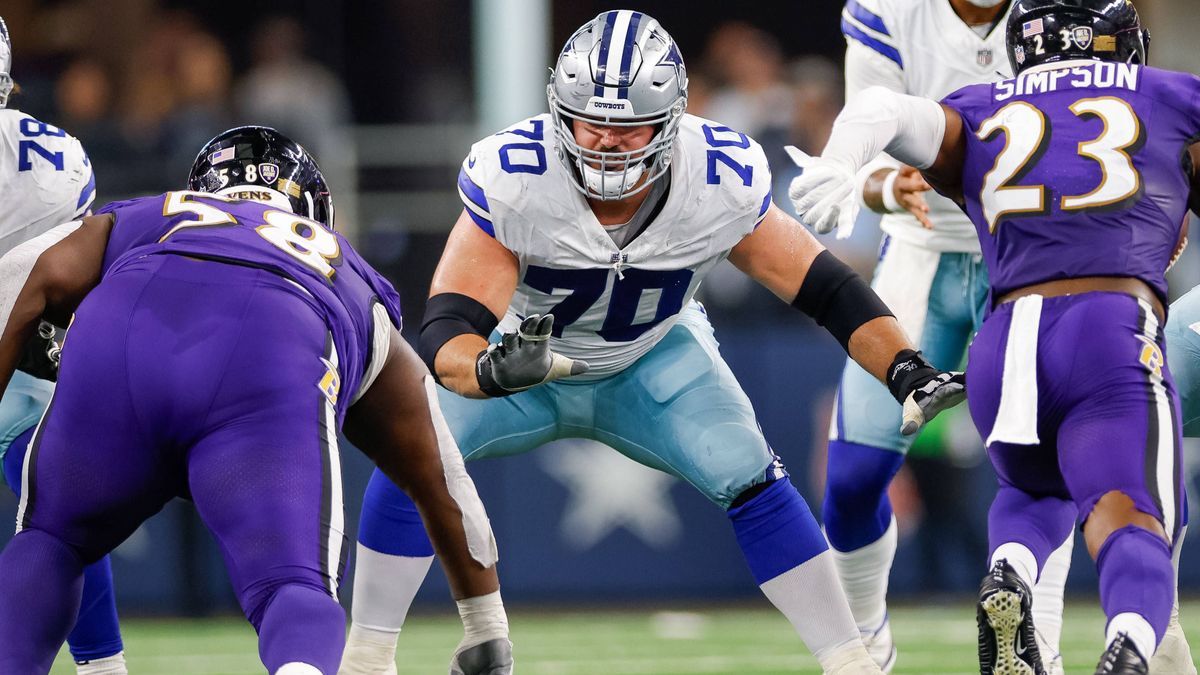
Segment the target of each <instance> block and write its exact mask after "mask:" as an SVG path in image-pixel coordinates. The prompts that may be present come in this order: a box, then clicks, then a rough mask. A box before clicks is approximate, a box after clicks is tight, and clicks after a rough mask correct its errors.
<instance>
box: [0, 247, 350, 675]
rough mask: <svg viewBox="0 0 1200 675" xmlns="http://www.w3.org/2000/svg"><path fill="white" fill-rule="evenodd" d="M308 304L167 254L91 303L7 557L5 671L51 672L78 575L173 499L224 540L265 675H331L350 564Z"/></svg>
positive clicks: (33, 451) (137, 264) (321, 338)
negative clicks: (315, 671) (279, 673)
mask: <svg viewBox="0 0 1200 675" xmlns="http://www.w3.org/2000/svg"><path fill="white" fill-rule="evenodd" d="M302 293H303V291H301V290H299V289H298V288H296V287H294V286H293V285H291V284H290V282H288V281H286V280H284V279H283V278H281V277H279V276H276V275H274V274H272V273H270V272H266V271H262V270H258V269H253V268H249V267H240V266H236V265H227V264H222V263H215V262H207V261H200V260H194V259H190V258H185V257H182V256H174V255H156V256H148V257H144V258H141V259H137V260H134V261H132V262H131V263H129V264H127V265H125V266H124V267H123V268H121V269H120V270H117V271H115V272H110V274H109V275H108V276H107V277H106V278H105V279H104V281H103V282H102V283H101V284H100V285H99V286H98V287H97V288H96V289H95V290H93V291H92V293H91V294H89V295H88V297H87V298H86V299H85V300H84V302H83V304H82V305H81V306H80V307H79V310H78V312H77V313H76V316H75V320H74V323H73V324H72V327H71V331H70V336H69V338H68V340H67V344H66V345H65V348H64V351H63V359H62V367H61V371H60V374H59V381H58V387H57V389H56V391H55V394H54V398H53V399H52V401H51V403H50V409H49V412H48V413H47V414H46V417H45V419H44V420H43V422H42V424H41V426H40V427H39V429H38V431H37V432H36V434H35V436H34V440H33V443H32V444H31V446H30V450H29V456H28V459H27V463H26V473H25V477H24V481H23V483H24V485H23V491H22V498H21V503H20V507H19V511H18V533H17V535H16V537H15V538H14V539H13V540H12V542H11V543H10V544H9V545H8V546H7V547H5V549H4V552H3V554H0V634H2V635H5V636H6V638H5V639H4V640H2V641H0V672H5V673H18V672H19V673H38V672H43V673H44V672H46V671H48V670H49V668H50V664H51V663H52V661H53V659H54V656H55V654H56V653H57V651H58V649H59V646H60V645H61V644H62V641H63V640H64V639H65V638H66V636H67V632H68V631H69V630H70V628H71V626H72V625H73V623H74V620H75V614H76V612H77V611H78V609H79V602H80V586H81V580H82V572H83V567H84V565H87V564H89V563H91V562H94V561H95V560H97V559H99V558H100V557H101V556H103V555H105V554H106V553H108V552H109V551H111V550H112V549H113V548H115V547H116V546H117V545H118V544H120V543H121V542H122V541H124V540H125V538H127V537H128V536H129V535H130V534H132V533H133V531H134V530H135V529H136V528H137V527H138V526H139V525H140V524H141V523H142V521H144V520H145V519H146V518H149V517H150V516H151V515H153V514H154V513H156V512H157V511H159V510H160V509H161V508H162V506H163V505H164V504H165V503H166V502H167V501H168V500H170V499H171V498H173V497H176V496H184V497H190V498H191V499H192V500H193V501H194V502H195V505H196V508H197V510H198V511H199V513H200V516H201V518H202V519H203V520H204V522H205V524H206V525H207V526H208V527H209V529H210V530H211V531H212V532H213V534H214V535H215V537H216V539H217V541H218V543H219V545H220V548H221V550H222V553H223V554H224V557H225V563H226V567H227V569H228V571H229V576H230V579H231V580H232V582H233V586H234V589H235V591H236V593H237V597H238V601H239V602H240V603H241V606H242V609H243V610H244V612H245V614H246V617H247V619H249V620H250V623H251V624H253V625H254V627H255V629H256V630H257V631H258V632H259V654H260V656H261V658H262V661H263V663H264V665H266V667H267V670H268V672H274V671H275V670H276V669H277V668H278V667H279V666H281V665H283V664H285V663H289V662H302V663H308V664H311V665H314V666H316V667H317V668H319V669H321V671H322V672H324V673H330V674H332V673H335V672H336V671H337V667H338V663H339V661H340V659H341V653H342V646H343V642H344V639H345V638H344V635H345V634H344V631H345V615H344V612H343V610H342V608H341V606H340V605H339V604H338V602H337V600H336V599H335V598H336V595H337V584H338V582H339V580H340V575H341V571H342V569H341V568H342V566H343V565H344V555H345V553H344V552H345V550H346V549H345V546H344V536H343V534H342V532H341V531H339V529H340V523H341V522H342V519H341V514H342V503H341V484H340V481H341V478H340V465H339V457H338V449H337V435H336V427H337V422H336V413H335V411H334V405H333V402H332V401H331V400H330V399H329V398H327V396H326V394H325V393H324V392H323V391H322V390H321V389H320V387H319V384H320V383H321V380H322V378H324V377H325V376H326V373H327V372H328V366H327V365H325V363H326V362H329V361H332V362H333V363H336V356H335V355H334V354H333V353H332V349H333V348H332V341H331V339H330V337H329V331H328V329H327V328H326V326H325V323H324V321H323V320H322V318H321V316H320V315H319V314H318V313H317V311H316V310H315V304H312V303H311V301H310V300H309V299H308V298H306V297H304V296H303V295H302ZM335 524H336V526H335Z"/></svg>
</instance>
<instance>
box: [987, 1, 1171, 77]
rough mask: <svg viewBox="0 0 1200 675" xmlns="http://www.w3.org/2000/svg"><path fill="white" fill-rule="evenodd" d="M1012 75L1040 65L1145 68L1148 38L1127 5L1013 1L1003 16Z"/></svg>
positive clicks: (1117, 3) (1138, 20)
mask: <svg viewBox="0 0 1200 675" xmlns="http://www.w3.org/2000/svg"><path fill="white" fill-rule="evenodd" d="M1006 39H1007V43H1008V60H1009V63H1010V64H1012V69H1013V74H1014V75H1015V74H1017V73H1019V72H1021V71H1022V70H1025V69H1026V68H1029V67H1031V66H1036V65H1038V64H1042V63H1051V62H1054V61H1065V60H1067V59H1092V60H1094V61H1117V62H1121V63H1143V64H1144V63H1146V52H1147V50H1149V48H1150V33H1149V31H1147V30H1146V29H1144V28H1142V22H1141V19H1139V18H1138V13H1137V10H1136V9H1135V8H1134V6H1133V2H1132V0H1016V2H1014V3H1013V7H1012V10H1011V12H1010V13H1009V15H1008V35H1007V38H1006Z"/></svg>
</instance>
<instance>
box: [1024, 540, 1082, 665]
mask: <svg viewBox="0 0 1200 675" xmlns="http://www.w3.org/2000/svg"><path fill="white" fill-rule="evenodd" d="M1074 549H1075V532H1074V530H1072V531H1071V533H1070V534H1069V535H1067V540H1066V541H1064V542H1063V543H1062V546H1059V547H1058V548H1057V549H1055V550H1054V552H1053V553H1051V554H1050V557H1049V558H1047V559H1046V564H1045V565H1044V566H1043V567H1042V574H1041V576H1040V577H1038V580H1037V583H1036V584H1034V585H1033V626H1034V628H1036V629H1037V634H1038V638H1039V639H1040V641H1041V644H1039V645H1038V648H1039V649H1042V650H1043V652H1045V651H1047V650H1048V651H1049V653H1048V654H1043V656H1042V660H1043V661H1050V660H1053V659H1054V658H1057V656H1058V655H1059V654H1060V653H1061V652H1062V650H1061V648H1060V645H1059V642H1060V640H1061V639H1062V624H1063V590H1064V588H1065V587H1066V585H1067V572H1069V571H1070V570H1071V552H1072V551H1073V550H1074ZM1010 564H1011V563H1010Z"/></svg>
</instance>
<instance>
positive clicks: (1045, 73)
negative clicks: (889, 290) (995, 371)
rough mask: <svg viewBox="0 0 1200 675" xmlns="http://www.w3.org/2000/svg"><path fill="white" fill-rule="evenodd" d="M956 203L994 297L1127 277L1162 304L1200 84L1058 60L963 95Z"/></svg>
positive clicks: (1184, 198)
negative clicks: (971, 230) (975, 239)
mask: <svg viewBox="0 0 1200 675" xmlns="http://www.w3.org/2000/svg"><path fill="white" fill-rule="evenodd" d="M942 103H943V104H945V105H946V106H948V107H950V108H953V109H954V110H956V111H958V113H959V114H960V115H961V116H962V119H963V124H964V129H963V133H964V135H965V136H966V139H967V150H966V158H965V162H964V165H963V195H964V198H965V201H966V210H967V215H969V216H970V217H971V220H972V221H973V222H974V223H975V228H976V230H977V231H978V233H979V242H980V244H981V246H982V248H983V254H984V257H985V259H986V261H987V265H988V272H989V275H990V277H991V283H992V293H993V297H998V296H1000V295H1003V294H1005V293H1007V292H1009V291H1012V290H1014V289H1017V288H1021V287H1023V286H1028V285H1031V284H1036V283H1040V282H1044V281H1051V280H1055V279H1064V278H1073V277H1087V276H1115V277H1135V278H1137V279H1141V280H1142V281H1145V282H1146V283H1147V284H1149V285H1150V286H1151V287H1152V288H1153V289H1154V291H1155V292H1156V293H1157V294H1158V295H1159V296H1160V297H1161V298H1163V299H1164V301H1165V299H1166V295H1167V284H1166V280H1165V279H1164V273H1165V272H1166V269H1167V265H1168V263H1169V262H1170V259H1171V255H1172V253H1173V251H1174V249H1175V246H1176V243H1177V241H1178V239H1179V235H1180V229H1181V228H1182V226H1183V223H1184V222H1185V218H1186V216H1187V204H1188V194H1189V190H1190V182H1189V176H1188V174H1187V173H1186V170H1187V166H1188V164H1187V163H1186V159H1185V157H1186V149H1187V147H1188V145H1190V144H1191V143H1194V142H1196V140H1197V139H1198V138H1200V78H1197V77H1196V76H1194V75H1189V74H1185V73H1178V72H1173V71H1168V70H1160V69H1157V68H1150V67H1143V66H1136V65H1130V64H1120V63H1110V62H1097V61H1067V62H1062V63H1055V64H1046V65H1043V66H1037V67H1033V68H1030V69H1028V70H1026V71H1024V72H1022V73H1021V74H1020V75H1019V76H1018V77H1017V78H1015V79H1010V80H1004V81H1001V82H997V83H994V84H988V85H974V86H970V87H966V88H963V89H960V90H958V91H956V92H954V93H953V94H951V95H950V96H948V97H946V99H945V100H943V101H942Z"/></svg>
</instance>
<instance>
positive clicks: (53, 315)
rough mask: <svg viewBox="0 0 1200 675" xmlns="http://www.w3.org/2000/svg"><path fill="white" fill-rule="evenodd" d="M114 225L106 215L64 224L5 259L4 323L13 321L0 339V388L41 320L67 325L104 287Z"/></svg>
mask: <svg viewBox="0 0 1200 675" xmlns="http://www.w3.org/2000/svg"><path fill="white" fill-rule="evenodd" d="M112 222H113V219H112V217H111V216H108V215H104V216H89V217H88V218H85V219H84V220H83V221H82V224H80V223H78V222H74V223H68V224H67V225H60V226H59V227H57V228H54V229H52V230H50V231H49V232H46V233H45V234H42V235H40V236H38V237H35V238H34V239H31V240H30V241H28V242H25V243H24V244H22V245H20V246H18V247H16V248H14V249H13V250H12V251H9V252H8V253H7V254H5V255H4V257H3V258H0V280H2V281H0V319H4V317H7V321H6V322H5V325H4V332H3V334H2V335H0V390H3V389H4V388H7V386H8V381H9V379H10V378H11V377H12V373H13V370H14V369H16V366H17V363H18V362H19V360H20V357H21V353H22V351H23V349H24V347H25V344H26V343H27V342H28V341H29V340H30V338H31V337H32V336H33V333H34V331H35V330H36V329H37V326H38V323H39V321H40V320H41V319H42V318H43V317H44V318H46V319H47V320H49V321H50V322H51V323H54V324H56V325H60V326H65V325H67V323H68V320H69V319H70V316H71V314H73V313H74V312H75V309H76V308H77V307H78V306H79V303H80V301H82V300H83V297H84V296H85V295H87V293H88V291H90V290H91V289H92V288H94V287H95V286H96V284H97V283H99V281H100V271H101V269H102V267H103V264H104V249H105V247H106V246H107V245H108V235H109V232H111V231H112ZM64 235H65V236H64ZM34 256H36V257H34ZM21 280H24V281H23V282H22V281H21Z"/></svg>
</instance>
